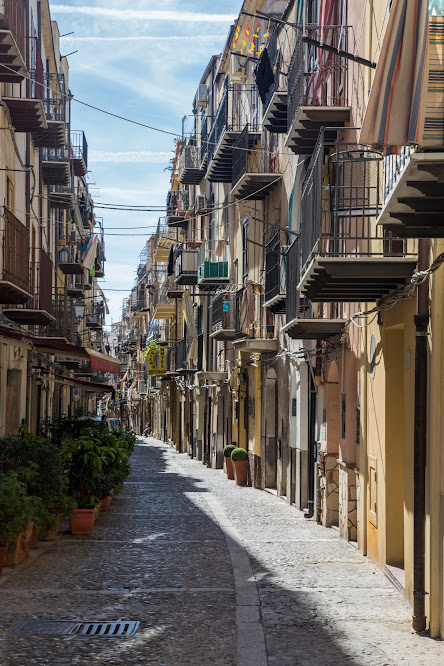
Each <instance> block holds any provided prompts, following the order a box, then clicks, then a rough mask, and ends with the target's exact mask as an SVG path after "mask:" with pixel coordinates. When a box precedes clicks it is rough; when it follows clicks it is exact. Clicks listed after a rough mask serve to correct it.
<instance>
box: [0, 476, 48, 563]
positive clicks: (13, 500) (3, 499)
mask: <svg viewBox="0 0 444 666" xmlns="http://www.w3.org/2000/svg"><path fill="white" fill-rule="evenodd" d="M40 507H41V502H40V500H39V498H36V497H30V496H28V494H27V491H26V486H25V484H24V483H23V482H22V481H20V480H19V478H18V473H17V472H12V471H11V472H6V473H3V474H2V475H1V479H0V546H2V554H3V566H11V565H15V564H19V563H20V562H22V561H23V560H24V559H25V558H26V557H27V556H28V553H29V545H28V543H27V542H28V539H29V536H30V535H29V534H28V535H26V530H27V528H28V533H29V531H30V529H31V531H32V522H31V521H32V518H33V516H34V515H36V513H37V512H38V511H39V509H40Z"/></svg>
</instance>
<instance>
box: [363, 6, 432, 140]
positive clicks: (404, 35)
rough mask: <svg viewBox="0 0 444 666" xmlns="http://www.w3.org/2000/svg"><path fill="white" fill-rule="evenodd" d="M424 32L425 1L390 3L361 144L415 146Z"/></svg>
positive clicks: (421, 93) (421, 99) (422, 94)
mask: <svg viewBox="0 0 444 666" xmlns="http://www.w3.org/2000/svg"><path fill="white" fill-rule="evenodd" d="M427 32H428V1H427V0H394V2H393V6H392V9H391V12H390V18H389V21H388V25H387V30H386V32H385V35H384V39H383V42H382V48H381V54H380V57H379V62H378V66H377V68H376V73H375V78H374V81H373V86H372V89H371V93H370V98H369V102H368V105H367V109H366V113H365V117H364V121H363V124H362V130H361V137H360V142H361V143H363V144H367V145H371V146H375V147H377V148H382V147H384V146H405V145H408V144H409V143H421V139H422V135H423V130H422V128H421V125H422V124H423V121H424V111H425V107H424V103H425V102H426V91H427V85H426V70H427V66H426V63H427ZM421 118H422V123H421V122H420V121H421ZM441 143H442V141H441Z"/></svg>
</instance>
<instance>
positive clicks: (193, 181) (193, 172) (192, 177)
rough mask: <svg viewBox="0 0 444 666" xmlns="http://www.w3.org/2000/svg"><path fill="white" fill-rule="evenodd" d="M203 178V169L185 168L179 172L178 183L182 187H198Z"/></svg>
mask: <svg viewBox="0 0 444 666" xmlns="http://www.w3.org/2000/svg"><path fill="white" fill-rule="evenodd" d="M204 176H205V169H199V168H197V167H185V168H184V169H182V171H180V172H179V181H180V182H181V183H182V184H183V185H199V184H200V182H201V180H202V178H203V177H204Z"/></svg>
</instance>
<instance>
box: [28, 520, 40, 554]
mask: <svg viewBox="0 0 444 666" xmlns="http://www.w3.org/2000/svg"><path fill="white" fill-rule="evenodd" d="M38 540H39V530H38V528H37V527H36V526H35V525H34V524H33V526H32V532H31V539H30V546H31V548H35V547H36V546H37V541H38Z"/></svg>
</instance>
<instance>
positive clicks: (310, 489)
mask: <svg viewBox="0 0 444 666" xmlns="http://www.w3.org/2000/svg"><path fill="white" fill-rule="evenodd" d="M307 367H308V372H309V375H310V394H309V396H310V397H309V400H310V402H309V432H308V461H307V466H308V479H307V496H308V497H307V499H308V501H307V505H308V506H307V508H306V509H305V510H304V518H313V516H314V508H315V482H314V481H315V480H314V475H315V463H316V451H317V448H316V384H315V381H314V378H313V370H312V368H311V366H310V362H309V361H308V362H307Z"/></svg>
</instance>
